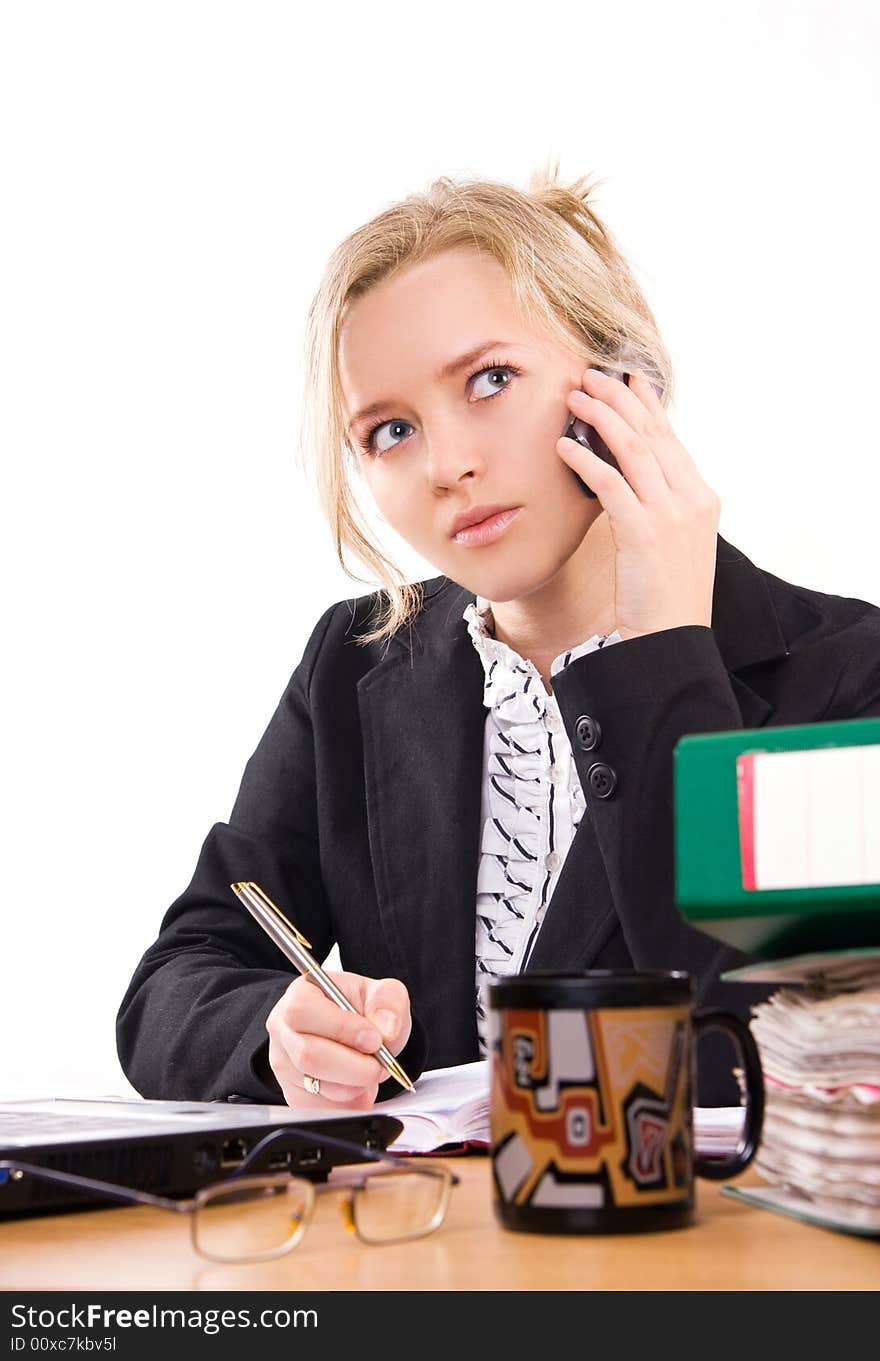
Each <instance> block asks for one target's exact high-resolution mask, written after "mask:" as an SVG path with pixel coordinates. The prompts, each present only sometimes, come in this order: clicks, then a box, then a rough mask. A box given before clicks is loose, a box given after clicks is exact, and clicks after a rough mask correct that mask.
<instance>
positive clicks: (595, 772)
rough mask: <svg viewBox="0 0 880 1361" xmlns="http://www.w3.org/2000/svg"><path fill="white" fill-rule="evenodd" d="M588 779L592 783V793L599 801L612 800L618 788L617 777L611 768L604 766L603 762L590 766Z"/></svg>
mask: <svg viewBox="0 0 880 1361" xmlns="http://www.w3.org/2000/svg"><path fill="white" fill-rule="evenodd" d="M587 779H588V780H589V782H590V792H591V793H593V794H595V796H596V798H597V799H610V798H611V795H612V794H613V793H614V791H615V789H616V788H617V775H616V774H615V772H614V771H613V770H612V769H611V767H610V766H606V765H604V764H603V763H602V762H601V761H597V762H596V764H595V765H594V766H590V769H589V770H588V771H587Z"/></svg>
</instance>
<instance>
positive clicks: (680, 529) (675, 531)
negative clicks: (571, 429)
mask: <svg viewBox="0 0 880 1361" xmlns="http://www.w3.org/2000/svg"><path fill="white" fill-rule="evenodd" d="M582 383H583V386H584V388H586V389H587V392H582V391H577V392H571V393H570V394H569V406H570V408H571V410H572V412H573V413H574V415H575V416H577V417H578V418H579V419H580V420H583V421H587V422H588V423H589V424H590V425H592V426H595V428H596V429H597V430H598V432H599V434H600V435H601V436H602V438H603V439H604V441H605V443H606V444H607V445H608V447H609V449H610V450H611V452H612V453H613V454H614V456H615V458H616V459H617V461H618V463H619V464H620V472H618V471H617V469H616V468H612V467H611V465H610V464H608V463H606V462H605V461H604V459H601V458H599V457H598V456H597V455H596V454H594V453H592V452H591V451H590V450H589V449H585V448H584V447H583V446H582V445H580V444H578V443H577V441H576V440H573V439H569V438H567V437H566V436H563V437H562V438H561V439H560V440H559V441H558V443H557V446H556V447H557V451H558V453H559V454H560V456H561V457H562V458H563V459H564V461H565V462H566V463H567V464H568V465H569V467H570V468H573V469H574V471H575V472H576V473H577V474H578V476H579V477H581V478H583V480H584V482H586V484H587V486H588V487H590V488H591V490H592V491H594V492H595V493H596V495H597V497H598V499H599V501H600V502H601V505H602V508H603V510H604V511H605V512H606V514H607V515H608V520H609V527H610V530H611V535H612V538H613V540H614V547H615V602H614V603H615V624H616V627H617V629H618V632H619V633H620V636H621V638H637V637H639V636H640V635H641V634H644V633H657V632H659V630H660V629H671V628H678V627H680V626H681V625H683V624H706V625H710V626H711V622H712V592H713V588H714V584H715V550H716V546H717V533H718V522H719V519H720V516H721V502H720V500H719V498H718V496H717V495H716V494H715V492H714V491H713V490H712V488H711V487H709V486H708V485H707V484H706V483H705V482H704V481H703V479H702V477H701V476H700V474H699V472H698V470H697V467H696V464H695V463H694V461H693V459H692V458H691V456H690V454H689V453H688V452H687V450H686V449H685V448H684V446H683V445H682V444H681V442H680V441H679V440H678V438H677V437H676V435H675V432H674V430H673V429H672V427H671V426H670V424H669V421H668V420H667V418H666V412H665V410H664V408H663V405H662V403H661V402H660V399H659V398H658V396H657V394H656V392H655V391H654V388H653V387H652V385H651V383H650V382H649V380H648V379H647V378H646V377H645V376H644V375H643V374H641V373H633V374H631V376H630V382H629V386H627V385H626V384H625V383H623V382H622V381H621V380H620V379H618V378H612V377H610V376H609V375H608V374H605V373H600V372H599V371H598V369H593V368H588V369H586V370H585V372H584V376H583V379H582Z"/></svg>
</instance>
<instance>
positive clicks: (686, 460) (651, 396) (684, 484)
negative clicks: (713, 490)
mask: <svg viewBox="0 0 880 1361" xmlns="http://www.w3.org/2000/svg"><path fill="white" fill-rule="evenodd" d="M627 391H629V392H634V393H635V395H636V396H637V397H638V398H639V400H640V401H641V402H642V403H643V404H644V406H645V410H646V411H647V412H648V420H647V422H646V423H645V424H643V425H642V427H641V429H642V433H643V435H645V437H646V438H647V440H648V443H649V444H650V445H651V447H652V449H653V450H654V455H655V457H656V459H657V461H658V463H659V464H660V466H661V468H662V469H663V472H664V475H665V477H666V481H667V482H668V483H669V485H670V487H672V488H673V490H674V491H690V490H693V489H694V488H695V486H696V485H697V484H699V486H703V485H705V484H704V483H703V479H702V477H701V476H700V470H699V468H698V467H697V465H696V463H694V460H693V459H692V458H691V456H690V454H689V453H688V451H687V449H686V448H685V447H684V445H683V444H682V443H681V441H680V440H679V438H678V436H677V435H676V433H675V431H674V430H673V429H672V426H671V425H670V423H669V417H668V415H667V413H666V408H665V407H664V405H663V403H662V402H661V401H660V398H659V397H658V396H657V392H656V390H655V388H654V385H653V383H652V382H651V381H650V379H649V378H648V376H647V374H645V373H642V372H640V371H637V372H635V373H631V374H630V377H629V388H628V389H627Z"/></svg>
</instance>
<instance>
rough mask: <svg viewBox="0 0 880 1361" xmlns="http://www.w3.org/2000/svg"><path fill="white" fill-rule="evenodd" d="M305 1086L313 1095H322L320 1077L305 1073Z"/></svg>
mask: <svg viewBox="0 0 880 1361" xmlns="http://www.w3.org/2000/svg"><path fill="white" fill-rule="evenodd" d="M303 1086H304V1087H305V1089H306V1091H307V1092H311V1094H312V1096H320V1095H321V1082H320V1079H319V1078H316V1077H309V1075H308V1073H303Z"/></svg>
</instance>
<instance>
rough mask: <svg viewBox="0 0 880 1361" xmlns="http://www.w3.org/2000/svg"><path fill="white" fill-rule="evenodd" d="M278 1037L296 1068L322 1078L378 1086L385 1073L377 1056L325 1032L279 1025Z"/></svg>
mask: <svg viewBox="0 0 880 1361" xmlns="http://www.w3.org/2000/svg"><path fill="white" fill-rule="evenodd" d="M277 1039H278V1041H279V1043H280V1044H281V1045H282V1046H283V1048H284V1050H285V1052H286V1054H287V1056H288V1058H289V1059H290V1061H291V1063H292V1064H293V1066H294V1068H296V1070H297V1072H299V1073H301V1074H303V1075H305V1074H306V1073H308V1074H309V1075H310V1076H311V1077H317V1078H320V1079H321V1081H322V1082H338V1083H340V1084H341V1085H343V1086H345V1087H354V1088H363V1087H371V1086H376V1085H378V1083H380V1082H381V1081H382V1080H383V1079H384V1078H385V1077H386V1076H387V1074H386V1072H385V1069H384V1067H383V1066H382V1064H381V1063H380V1062H379V1060H378V1059H374V1058H371V1057H370V1055H369V1054H361V1053H360V1052H359V1051H358V1050H357V1049H350V1048H349V1046H348V1045H346V1044H338V1043H337V1042H336V1040H327V1039H325V1038H324V1036H323V1035H310V1034H303V1033H302V1031H299V1030H291V1029H290V1028H289V1027H288V1026H286V1025H283V1024H282V1025H280V1026H279V1027H278V1030H277Z"/></svg>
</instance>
